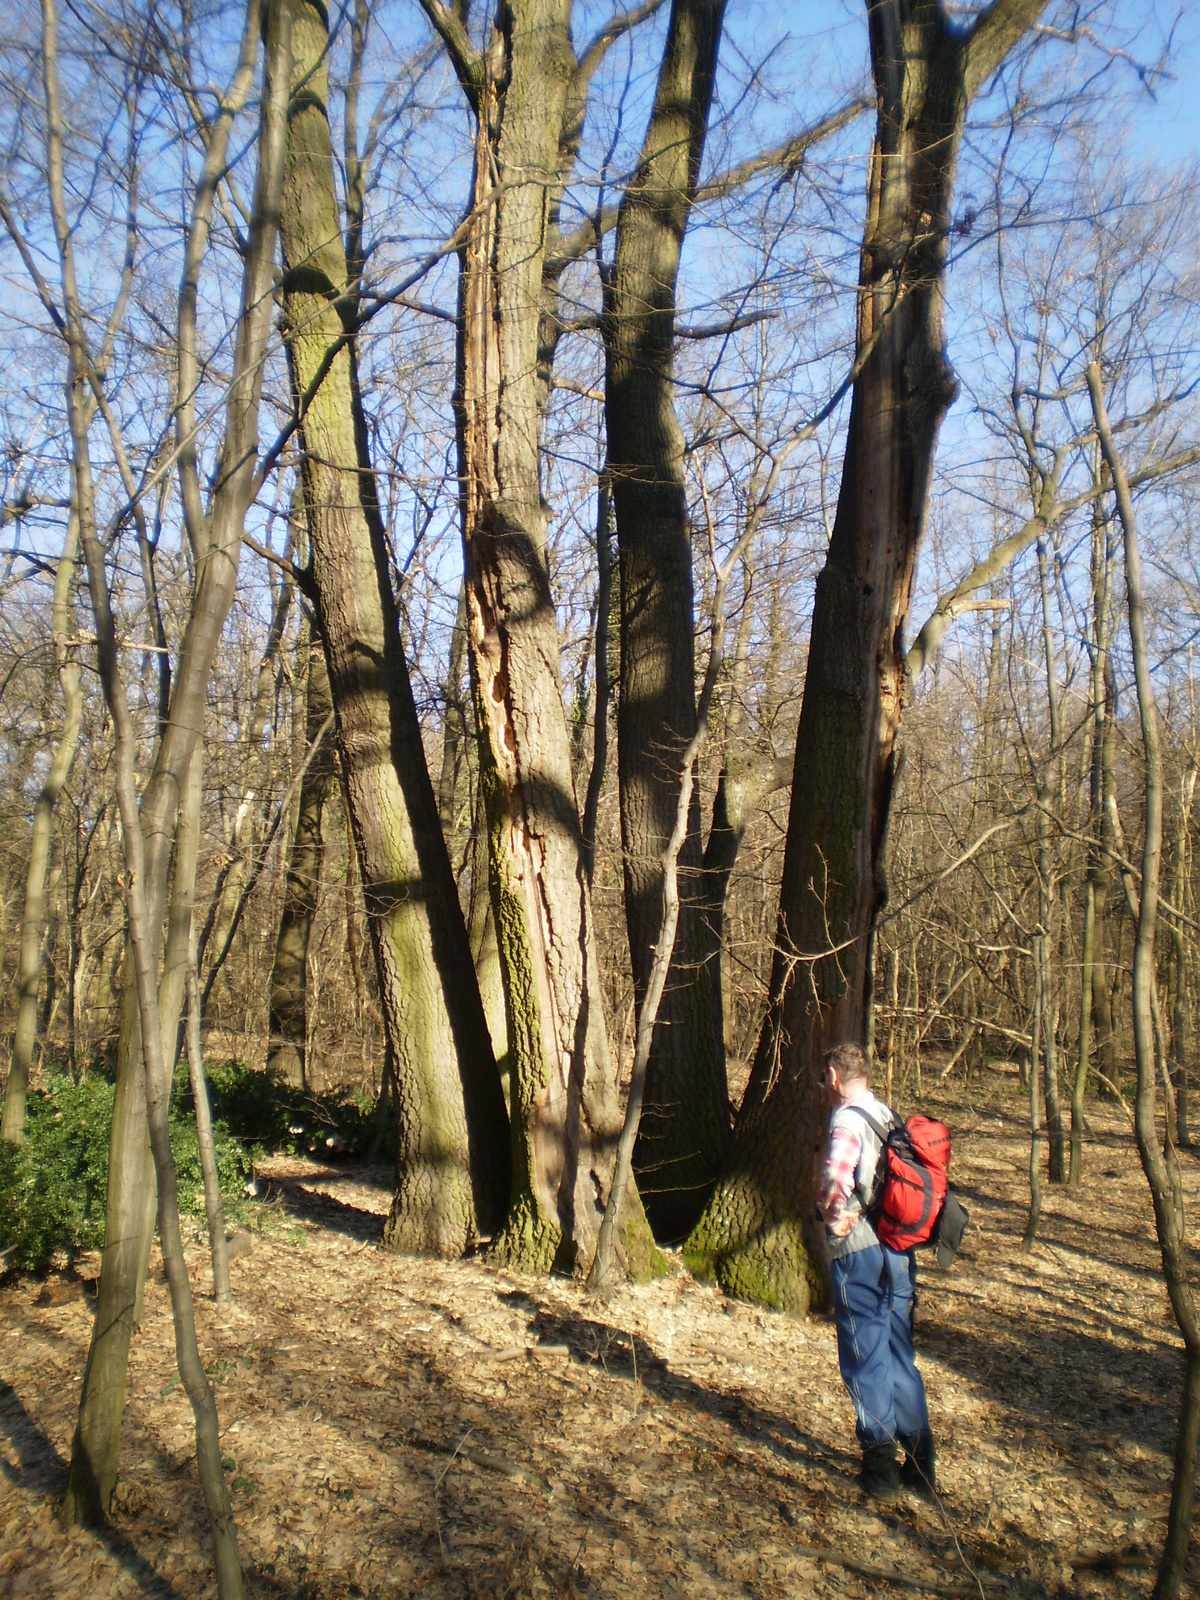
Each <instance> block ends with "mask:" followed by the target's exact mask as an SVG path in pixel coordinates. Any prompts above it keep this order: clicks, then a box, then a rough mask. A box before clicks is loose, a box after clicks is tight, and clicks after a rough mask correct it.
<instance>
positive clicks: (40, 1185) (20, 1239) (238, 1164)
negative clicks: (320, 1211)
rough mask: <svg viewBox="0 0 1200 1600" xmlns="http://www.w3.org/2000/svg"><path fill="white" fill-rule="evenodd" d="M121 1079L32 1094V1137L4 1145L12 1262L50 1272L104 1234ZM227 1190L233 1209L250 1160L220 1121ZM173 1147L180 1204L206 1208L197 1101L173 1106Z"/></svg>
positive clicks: (3, 1194)
mask: <svg viewBox="0 0 1200 1600" xmlns="http://www.w3.org/2000/svg"><path fill="white" fill-rule="evenodd" d="M114 1095H115V1090H114V1087H113V1085H112V1084H111V1083H109V1082H108V1081H107V1079H105V1078H102V1077H99V1076H96V1075H93V1074H90V1073H89V1074H86V1075H85V1076H84V1077H83V1078H82V1079H81V1081H80V1082H79V1083H73V1082H72V1081H71V1079H70V1078H66V1077H54V1078H50V1079H49V1080H48V1081H47V1082H46V1084H45V1086H44V1087H43V1088H42V1089H41V1090H39V1091H37V1092H35V1093H33V1094H31V1095H30V1096H29V1107H28V1115H27V1121H26V1125H25V1138H24V1140H23V1141H22V1142H21V1144H19V1145H4V1146H0V1252H9V1251H11V1255H9V1256H8V1257H7V1265H8V1266H10V1267H18V1268H20V1269H21V1270H23V1271H25V1272H44V1271H45V1270H46V1268H47V1267H48V1266H49V1265H50V1262H51V1259H52V1257H53V1256H54V1255H55V1254H56V1253H57V1252H59V1251H65V1252H66V1254H67V1256H68V1258H71V1257H73V1256H75V1255H77V1254H79V1253H80V1252H82V1251H85V1250H96V1249H99V1247H100V1245H101V1244H102V1243H103V1242H104V1199H105V1193H106V1189H107V1184H108V1136H109V1129H110V1127H111V1125H112V1109H113V1098H114ZM213 1136H214V1143H215V1145H216V1152H217V1171H218V1173H219V1175H220V1179H221V1192H222V1196H223V1197H224V1200H225V1203H226V1206H227V1208H228V1210H229V1212H230V1213H231V1214H236V1212H237V1210H238V1204H239V1202H240V1201H242V1200H243V1199H244V1192H245V1184H246V1180H247V1178H248V1177H249V1175H250V1160H249V1157H248V1156H247V1154H246V1151H245V1149H244V1147H243V1146H242V1144H241V1143H240V1141H239V1140H237V1139H235V1138H233V1137H232V1135H231V1134H230V1132H229V1130H228V1128H227V1127H225V1126H224V1124H223V1123H221V1122H219V1121H217V1122H214V1126H213ZM171 1148H172V1150H173V1152H174V1155H175V1170H176V1173H177V1175H178V1180H179V1208H180V1210H181V1211H182V1212H184V1213H185V1214H186V1213H189V1212H191V1213H195V1214H199V1215H201V1216H202V1215H203V1213H204V1181H203V1175H202V1173H201V1169H200V1145H199V1141H198V1140H197V1138H196V1127H195V1123H194V1121H193V1120H192V1117H191V1107H190V1104H189V1105H187V1106H184V1105H183V1104H182V1102H181V1101H179V1100H178V1098H177V1103H176V1104H173V1105H172V1108H171Z"/></svg>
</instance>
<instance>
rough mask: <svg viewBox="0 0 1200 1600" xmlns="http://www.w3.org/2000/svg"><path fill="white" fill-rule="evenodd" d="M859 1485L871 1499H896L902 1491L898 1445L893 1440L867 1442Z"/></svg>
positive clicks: (864, 1446) (864, 1447)
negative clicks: (879, 1442)
mask: <svg viewBox="0 0 1200 1600" xmlns="http://www.w3.org/2000/svg"><path fill="white" fill-rule="evenodd" d="M858 1482H859V1486H860V1487H861V1488H862V1489H863V1491H864V1492H865V1493H866V1495H867V1497H868V1499H871V1500H895V1499H896V1498H897V1496H898V1495H899V1493H900V1468H899V1465H898V1463H897V1461H896V1447H895V1445H893V1444H892V1442H891V1440H890V1439H888V1440H885V1441H884V1443H882V1444H865V1445H863V1453H862V1471H861V1472H860V1473H859V1475H858Z"/></svg>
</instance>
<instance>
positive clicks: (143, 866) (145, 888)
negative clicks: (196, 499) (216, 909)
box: [42, 0, 291, 1600]
mask: <svg viewBox="0 0 1200 1600" xmlns="http://www.w3.org/2000/svg"><path fill="white" fill-rule="evenodd" d="M42 14H43V25H44V26H43V40H44V45H43V61H44V79H45V89H46V120H47V141H46V142H47V158H48V160H47V166H48V176H49V191H50V202H51V208H52V213H53V217H54V228H55V234H56V237H57V244H58V254H59V261H60V265H61V272H62V298H63V316H62V326H63V328H64V332H65V338H66V344H67V352H68V372H67V411H68V418H69V423H70V430H71V454H72V466H73V487H74V500H75V505H76V509H77V514H78V518H79V533H80V542H81V544H82V547H83V553H84V557H85V560H86V564H87V571H88V580H89V587H90V591H91V600H92V611H93V615H94V618H95V626H96V655H97V664H98V667H99V674H100V679H101V683H102V686H103V690H104V698H105V702H106V705H107V707H108V711H109V714H110V716H111V718H112V722H113V729H114V737H115V746H116V751H115V754H116V760H115V786H116V798H117V804H118V807H119V810H120V817H121V831H122V837H123V845H124V864H125V873H126V881H125V903H126V913H127V926H128V946H127V949H128V959H127V966H129V967H131V968H132V973H133V978H134V988H135V991H136V999H137V1015H138V1020H139V1022H140V1031H141V1042H142V1052H141V1060H140V1062H138V1063H137V1064H136V1070H138V1071H139V1073H140V1077H141V1079H142V1089H143V1099H144V1103H145V1108H146V1114H147V1120H148V1124H149V1132H150V1141H151V1145H152V1148H153V1154H154V1166H155V1177H156V1183H157V1190H158V1202H159V1203H158V1219H159V1232H160V1238H161V1241H162V1251H163V1262H164V1265H165V1267H166V1272H167V1281H168V1284H169V1287H170V1292H171V1304H172V1311H173V1316H174V1323H175V1348H176V1356H177V1361H178V1365H179V1371H180V1376H181V1377H182V1379H183V1382H184V1386H185V1388H186V1390H187V1394H188V1398H189V1400H190V1401H191V1403H192V1410H193V1414H194V1417H195V1424H196V1454H197V1465H198V1468H199V1476H200V1483H201V1487H202V1490H203V1493H204V1498H205V1502H206V1505H207V1509H208V1513H209V1521H210V1525H211V1528H212V1534H213V1540H214V1544H215V1547H216V1569H217V1589H218V1594H219V1595H220V1596H221V1600H241V1596H242V1593H243V1586H242V1571H241V1562H240V1559H239V1555H238V1548H237V1535H236V1529H235V1527H234V1523H233V1512H232V1506H231V1504H230V1500H229V1493H228V1490H227V1488H226V1485H225V1480H224V1476H223V1473H222V1468H221V1453H220V1429H219V1426H218V1420H217V1411H216V1405H215V1402H214V1399H213V1394H212V1390H211V1388H210V1386H209V1384H208V1380H207V1378H206V1377H205V1374H204V1368H203V1364H202V1361H201V1358H200V1352H199V1348H198V1345H197V1340H196V1328H195V1315H194V1306H193V1303H192V1296H191V1286H190V1284H189V1282H188V1276H187V1265H186V1262H185V1260H184V1255H183V1246H182V1240H181V1238H180V1232H179V1211H178V1204H177V1192H176V1178H175V1166H174V1161H173V1158H172V1155H171V1141H170V1132H169V1127H168V1103H169V1097H170V1067H169V1065H168V1062H167V1058H166V1052H165V1051H164V1049H163V1038H162V1031H161V1029H162V1024H161V1019H160V1016H159V974H158V970H157V969H158V951H159V947H160V944H161V932H160V928H159V924H160V923H161V917H162V897H163V894H164V889H165V885H163V884H162V883H161V879H156V876H155V874H154V872H153V871H152V870H151V869H150V866H149V863H148V859H147V857H148V851H147V841H146V833H145V827H146V822H147V820H148V819H147V815H146V812H147V810H148V808H147V806H146V802H145V797H143V800H142V802H141V805H140V806H139V801H138V796H137V787H136V780H135V764H136V735H135V730H134V724H133V719H132V717H131V715H130V711H129V703H128V700H127V698H126V693H125V687H124V683H123V681H122V676H121V670H120V663H119V659H118V652H117V642H116V629H115V625H114V620H113V614H112V608H111V602H110V597H109V592H108V587H107V583H108V580H107V574H106V567H105V552H104V549H103V547H102V545H101V542H100V538H99V535H98V531H97V526H96V508H95V488H94V482H93V477H92V468H91V458H90V450H89V442H88V423H89V408H88V404H87V398H88V394H89V391H90V390H93V389H94V388H96V386H97V384H98V381H99V380H98V378H97V374H96V373H95V371H94V369H93V367H92V361H91V356H90V353H89V351H88V346H87V337H86V331H85V328H86V323H85V318H84V311H83V306H82V303H81V301H80V298H79V292H78V286H77V281H76V276H75V267H74V257H73V246H72V230H71V228H70V226H69V224H68V220H67V211H66V201H65V194H64V185H63V171H62V127H63V124H62V118H61V112H60V106H59V91H58V75H57V17H56V13H55V7H54V0H43V7H42ZM290 32H291V18H290V12H289V10H288V8H287V5H286V4H283V5H279V6H276V7H273V9H272V11H271V15H270V20H269V24H268V30H267V56H268V61H269V63H270V67H269V73H268V83H267V88H266V92H265V94H264V97H263V100H264V114H263V120H264V133H263V138H262V141H261V155H260V164H259V184H258V192H257V194H256V197H255V217H256V224H257V225H258V227H259V230H260V234H259V241H258V242H261V222H260V221H259V219H261V218H262V216H263V213H264V211H265V210H269V209H270V204H269V203H270V200H271V197H272V191H274V192H276V193H277V192H278V184H277V173H278V169H279V166H280V164H281V161H280V158H281V156H282V110H283V103H284V94H285V92H286V81H287V76H288V73H287V68H288V65H289V56H290ZM281 78H282V80H283V81H282V83H281V81H280V79H281ZM269 231H270V230H269V229H268V232H269ZM271 242H272V243H273V238H272V240H271ZM261 266H262V261H261V255H260V254H259V252H258V250H257V249H256V241H255V239H253V238H252V240H251V245H250V249H249V251H248V256H247V279H248V283H252V284H254V287H255V288H256V289H257V290H259V291H260V292H263V293H265V290H266V287H267V285H266V284H264V283H261V282H257V281H256V276H255V269H256V268H261ZM267 282H268V283H269V279H268V280H267ZM239 345H240V346H241V348H240V349H239V355H244V353H245V347H244V344H243V343H242V341H241V340H239ZM244 509H245V504H244V502H243V506H242V510H243V513H244ZM200 598H201V596H200V594H199V592H197V595H196V596H195V600H196V602H197V603H198V602H199V600H200ZM192 622H193V623H194V622H195V613H194V612H193V617H192ZM190 631H191V630H190V629H189V632H190ZM218 631H219V630H218ZM201 636H202V637H203V634H202V635H201ZM193 637H194V636H193ZM213 644H214V645H215V639H214V640H213ZM210 662H211V657H210ZM182 665H183V666H184V667H194V663H193V662H189V661H188V660H187V654H186V645H185V652H184V657H183V661H182ZM204 678H205V679H206V678H207V671H206V672H205V674H204ZM182 681H184V674H183V672H181V675H180V682H182ZM197 687H198V688H201V689H202V688H203V687H204V684H203V682H201V683H200V684H199V685H197ZM177 692H178V691H177ZM172 709H173V710H174V708H172ZM191 709H192V711H193V713H194V712H195V711H196V710H198V708H197V707H195V706H193V707H192V708H191ZM170 731H171V725H170V723H168V725H167V727H166V729H165V730H164V742H165V741H166V738H167V737H168V736H169V734H170ZM191 734H192V744H193V747H194V740H195V729H194V727H193V729H192V730H191ZM191 754H192V750H191V749H186V751H185V755H186V760H185V764H184V770H185V771H186V763H187V761H190V758H191ZM180 776H182V774H179V775H177V777H176V784H178V782H179V777H180ZM151 816H153V813H152V812H151ZM152 890H153V891H156V894H155V897H154V898H153V899H152V897H151V891H152ZM113 1181H114V1175H113V1174H112V1173H111V1172H110V1184H111V1183H112V1182H113ZM99 1322H100V1318H99V1316H97V1327H99ZM95 1354H96V1339H95V1336H94V1337H93V1346H92V1352H91V1354H90V1355H89V1369H90V1368H91V1365H92V1360H93V1358H94V1356H95ZM86 1387H87V1381H86V1379H85V1390H86ZM82 1421H83V1414H82V1411H81V1428H80V1430H79V1431H78V1432H77V1434H76V1448H75V1450H73V1453H72V1480H71V1489H72V1490H74V1491H75V1493H73V1494H69V1496H68V1504H69V1505H70V1506H72V1509H73V1510H76V1511H77V1509H78V1507H79V1501H80V1499H81V1498H82V1500H83V1504H84V1506H85V1507H86V1506H87V1503H88V1501H89V1500H90V1501H91V1502H93V1503H95V1502H97V1501H98V1502H99V1504H98V1506H96V1510H98V1511H99V1513H100V1514H103V1512H104V1510H105V1509H106V1499H105V1498H104V1497H103V1490H104V1485H103V1483H102V1482H100V1481H97V1476H96V1471H95V1469H96V1465H97V1463H96V1462H95V1460H94V1458H92V1457H90V1456H89V1455H88V1454H87V1450H86V1440H84V1438H83V1430H82ZM81 1447H82V1448H81ZM89 1476H90V1482H89V1481H88V1478H89ZM81 1478H82V1479H83V1495H82V1496H80V1495H79V1485H80V1479H81ZM108 1488H109V1492H110V1493H111V1484H110V1485H109V1486H108ZM69 1520H74V1518H73V1517H71V1515H70V1513H69Z"/></svg>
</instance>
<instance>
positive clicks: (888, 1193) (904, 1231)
mask: <svg viewBox="0 0 1200 1600" xmlns="http://www.w3.org/2000/svg"><path fill="white" fill-rule="evenodd" d="M846 1109H847V1110H848V1111H857V1112H858V1114H859V1116H860V1117H861V1118H862V1119H863V1121H864V1122H865V1123H866V1124H867V1126H868V1127H869V1128H870V1129H871V1130H872V1131H873V1132H874V1134H875V1136H876V1138H877V1139H878V1140H879V1142H880V1144H881V1145H882V1146H883V1150H882V1153H881V1155H880V1166H881V1169H882V1180H883V1181H882V1183H881V1182H880V1179H879V1174H877V1175H876V1180H875V1194H874V1196H873V1199H872V1201H871V1203H870V1204H869V1205H868V1204H867V1203H866V1201H865V1200H864V1202H863V1204H864V1210H866V1212H867V1213H868V1215H869V1216H870V1219H871V1221H872V1222H873V1223H874V1225H875V1232H876V1233H877V1234H878V1235H879V1241H880V1243H881V1244H886V1245H888V1246H890V1247H891V1249H893V1250H911V1249H913V1247H914V1246H916V1245H919V1244H928V1243H929V1242H930V1241H931V1240H934V1239H935V1236H936V1234H937V1232H938V1227H939V1224H940V1222H941V1219H942V1208H943V1206H944V1205H945V1203H946V1190H947V1188H948V1185H949V1173H950V1129H949V1128H948V1127H947V1126H946V1124H945V1123H944V1122H938V1120H937V1119H936V1118H935V1117H923V1116H920V1115H917V1116H914V1117H909V1119H908V1121H907V1122H906V1123H900V1122H896V1123H894V1124H893V1125H892V1127H891V1128H889V1129H888V1130H886V1131H885V1130H884V1129H883V1128H881V1127H880V1126H879V1124H878V1123H877V1122H876V1121H875V1119H874V1117H871V1116H868V1115H867V1113H866V1112H865V1111H864V1110H863V1108H862V1107H861V1106H854V1105H852V1106H848V1107H847V1108H846ZM862 1198H863V1197H862V1196H861V1195H860V1199H862ZM964 1226H965V1222H964ZM959 1236H960V1237H961V1230H960V1235H959ZM936 1242H939V1243H940V1242H941V1241H940V1240H938V1241H936Z"/></svg>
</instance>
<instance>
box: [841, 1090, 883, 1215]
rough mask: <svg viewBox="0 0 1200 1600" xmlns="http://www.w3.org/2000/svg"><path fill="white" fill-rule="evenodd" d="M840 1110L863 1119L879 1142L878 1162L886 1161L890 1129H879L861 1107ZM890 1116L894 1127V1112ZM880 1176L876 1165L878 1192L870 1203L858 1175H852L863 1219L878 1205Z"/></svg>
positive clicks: (880, 1190) (845, 1107) (880, 1185)
mask: <svg viewBox="0 0 1200 1600" xmlns="http://www.w3.org/2000/svg"><path fill="white" fill-rule="evenodd" d="M890 1109H891V1108H890V1107H889V1110H890ZM841 1110H843V1111H853V1112H855V1113H856V1114H857V1115H858V1116H860V1117H861V1118H862V1119H863V1121H864V1122H865V1123H866V1125H867V1127H868V1128H870V1130H871V1132H872V1133H873V1134H874V1135H875V1137H876V1138H877V1139H878V1140H879V1160H880V1161H885V1160H886V1159H887V1156H886V1152H887V1140H888V1133H889V1132H890V1131H891V1130H890V1129H884V1128H881V1127H880V1126H879V1124H878V1123H877V1122H876V1121H875V1118H874V1117H873V1116H872V1115H871V1113H870V1112H869V1111H864V1109H863V1108H862V1106H856V1105H848V1106H842V1107H841ZM891 1114H892V1118H893V1126H894V1125H895V1112H892V1113H891ZM859 1160H860V1161H861V1160H862V1156H861V1154H860V1156H859ZM881 1175H882V1174H881V1173H880V1170H879V1167H878V1165H876V1168H875V1187H876V1189H877V1190H878V1194H877V1195H876V1198H875V1202H874V1203H873V1202H872V1201H871V1199H870V1197H869V1196H868V1195H867V1194H866V1193H864V1191H863V1187H862V1184H861V1183H859V1181H858V1174H857V1173H855V1175H854V1193H855V1196H856V1197H857V1199H858V1203H859V1205H860V1206H861V1207H862V1214H863V1216H864V1217H866V1216H869V1214H870V1213H871V1211H873V1210H874V1209H875V1205H876V1204H878V1201H879V1199H880V1198H881V1197H882V1195H883V1185H882V1184H881V1183H880V1182H879V1179H880V1177H881Z"/></svg>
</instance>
